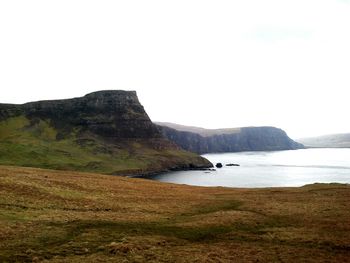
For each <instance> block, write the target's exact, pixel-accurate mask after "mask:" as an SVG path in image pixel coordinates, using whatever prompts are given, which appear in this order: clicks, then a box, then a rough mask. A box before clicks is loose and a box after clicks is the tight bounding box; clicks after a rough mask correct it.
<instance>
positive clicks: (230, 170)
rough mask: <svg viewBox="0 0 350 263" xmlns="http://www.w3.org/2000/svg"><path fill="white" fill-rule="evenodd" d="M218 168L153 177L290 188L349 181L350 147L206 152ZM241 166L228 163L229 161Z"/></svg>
mask: <svg viewBox="0 0 350 263" xmlns="http://www.w3.org/2000/svg"><path fill="white" fill-rule="evenodd" d="M203 157H205V158H207V159H208V160H209V161H211V162H212V163H213V164H214V165H215V164H216V163H219V162H220V163H222V164H223V167H222V168H216V171H179V172H168V173H163V174H158V175H154V176H152V177H150V179H153V180H157V181H161V182H169V183H176V184H187V185H197V186H225V187H246V188H251V187H258V188H259V187H289V186H293V187H294V186H303V185H306V184H313V183H350V149H348V148H346V149H329V148H322V149H321V148H320V149H301V150H291V151H273V152H263V151H262V152H239V153H211V154H205V155H203ZM230 163H233V164H239V165H240V166H226V164H230Z"/></svg>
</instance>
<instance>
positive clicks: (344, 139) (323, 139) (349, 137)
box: [297, 133, 350, 148]
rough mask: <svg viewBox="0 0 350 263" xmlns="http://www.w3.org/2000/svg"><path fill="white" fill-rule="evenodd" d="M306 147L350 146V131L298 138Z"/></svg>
mask: <svg viewBox="0 0 350 263" xmlns="http://www.w3.org/2000/svg"><path fill="white" fill-rule="evenodd" d="M297 141H298V142H300V143H302V144H304V145H305V146H306V147H314V148H350V133H339V134H329V135H323V136H318V137H311V138H303V139H298V140H297Z"/></svg>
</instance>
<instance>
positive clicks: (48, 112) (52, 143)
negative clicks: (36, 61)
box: [0, 90, 211, 174]
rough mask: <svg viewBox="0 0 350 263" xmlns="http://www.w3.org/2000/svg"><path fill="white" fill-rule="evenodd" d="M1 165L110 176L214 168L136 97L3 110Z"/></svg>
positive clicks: (113, 95) (116, 94) (118, 94)
mask: <svg viewBox="0 0 350 263" xmlns="http://www.w3.org/2000/svg"><path fill="white" fill-rule="evenodd" d="M0 164H9V165H21V166H32V167H43V168H53V169H64V170H81V171H91V172H101V173H109V174H129V173H130V174H134V173H150V172H157V171H161V170H166V169H186V168H201V167H209V166H211V164H210V162H209V161H207V160H206V159H204V158H202V157H200V156H198V155H195V154H192V153H189V152H186V151H184V150H182V149H180V148H179V147H178V146H177V145H175V144H174V143H173V142H170V141H169V140H167V139H166V138H164V136H163V135H162V133H161V132H160V130H159V129H158V127H157V126H156V125H154V124H153V123H152V122H151V120H150V118H149V117H148V115H147V113H146V112H145V110H144V108H143V107H142V105H141V104H140V102H139V100H138V98H137V95H136V92H134V91H115V90H113V91H99V92H94V93H91V94H88V95H86V96H84V97H81V98H73V99H66V100H53V101H38V102H30V103H26V104H21V105H14V104H0Z"/></svg>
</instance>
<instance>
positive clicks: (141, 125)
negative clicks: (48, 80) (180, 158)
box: [17, 91, 161, 139]
mask: <svg viewBox="0 0 350 263" xmlns="http://www.w3.org/2000/svg"><path fill="white" fill-rule="evenodd" d="M17 107H18V108H20V109H22V111H23V112H24V114H25V116H26V117H27V118H28V119H30V120H33V121H35V120H36V119H44V120H45V119H47V120H50V124H51V125H52V126H53V127H55V128H56V129H57V130H58V131H59V133H58V136H59V137H64V135H65V134H69V133H70V132H71V131H72V130H73V129H74V128H77V127H79V128H81V131H80V132H91V133H94V134H97V135H100V136H103V137H107V138H116V139H117V138H160V137H161V134H160V132H159V130H158V129H157V127H156V126H155V125H153V123H152V122H151V120H150V118H149V117H148V115H147V113H146V112H145V110H144V108H143V107H142V105H141V104H140V102H139V100H138V98H137V95H136V92H135V91H100V92H94V93H90V94H87V95H86V96H84V97H81V98H74V99H66V100H53V101H38V102H31V103H26V104H23V105H20V106H17Z"/></svg>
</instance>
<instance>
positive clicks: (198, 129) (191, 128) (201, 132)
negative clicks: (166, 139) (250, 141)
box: [155, 122, 240, 137]
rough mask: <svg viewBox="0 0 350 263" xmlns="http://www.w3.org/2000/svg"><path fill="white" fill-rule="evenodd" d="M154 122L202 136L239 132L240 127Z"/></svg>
mask: <svg viewBox="0 0 350 263" xmlns="http://www.w3.org/2000/svg"><path fill="white" fill-rule="evenodd" d="M155 123H156V124H157V125H160V126H166V127H170V128H173V129H175V130H178V131H186V132H192V133H197V134H199V135H201V136H203V137H210V136H213V135H221V134H232V133H239V132H240V128H226V129H205V128H201V127H195V126H185V125H181V124H176V123H171V122H155Z"/></svg>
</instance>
